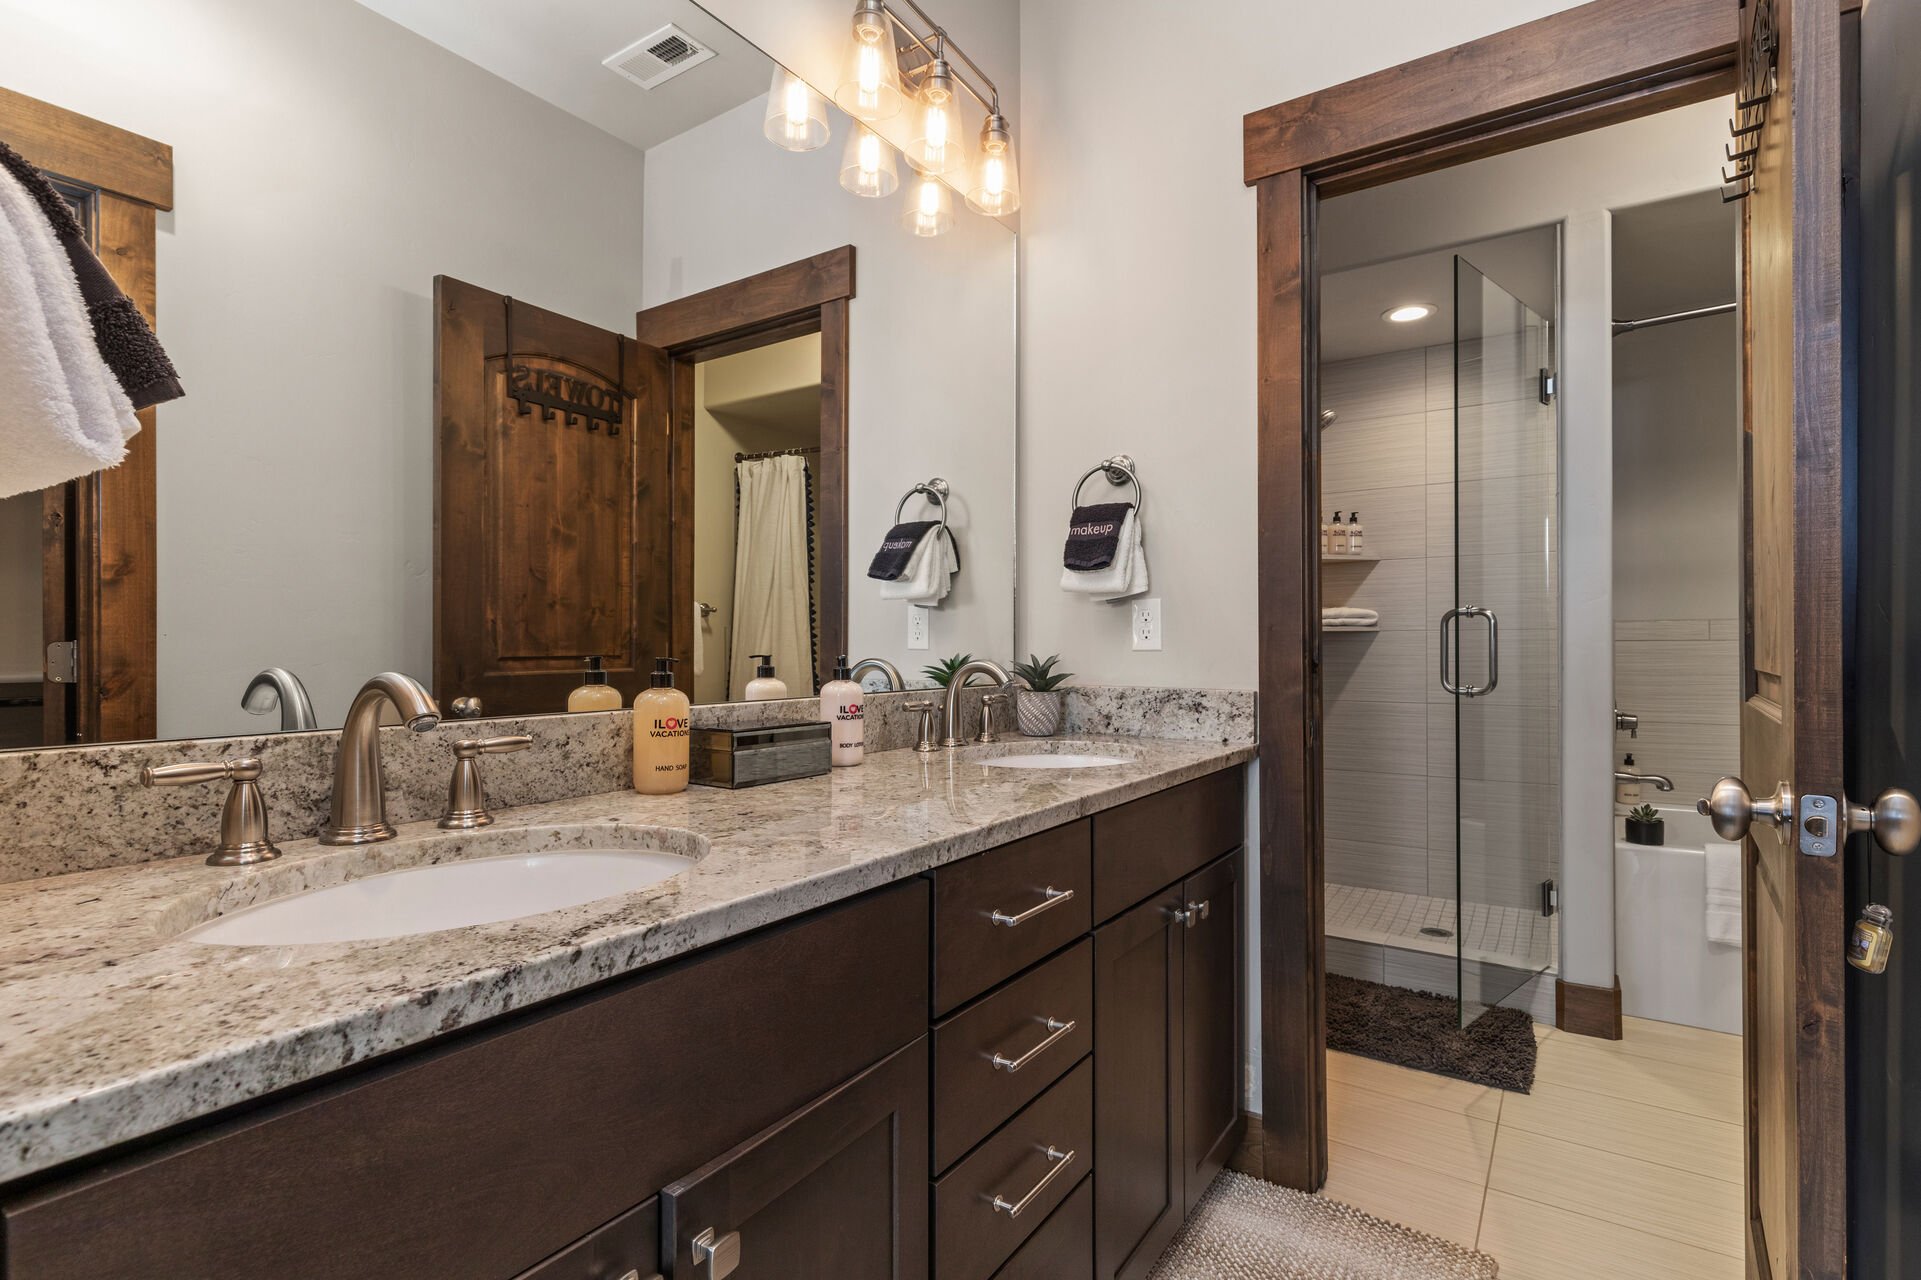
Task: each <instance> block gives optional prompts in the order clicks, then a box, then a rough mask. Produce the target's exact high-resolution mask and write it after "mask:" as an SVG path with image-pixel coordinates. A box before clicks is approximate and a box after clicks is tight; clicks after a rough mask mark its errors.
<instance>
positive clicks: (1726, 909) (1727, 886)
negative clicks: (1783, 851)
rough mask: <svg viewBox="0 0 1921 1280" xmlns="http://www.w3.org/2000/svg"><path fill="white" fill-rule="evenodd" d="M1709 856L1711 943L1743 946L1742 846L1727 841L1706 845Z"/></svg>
mask: <svg viewBox="0 0 1921 1280" xmlns="http://www.w3.org/2000/svg"><path fill="white" fill-rule="evenodd" d="M1704 847H1705V848H1706V850H1707V855H1708V893H1707V918H1706V920H1705V922H1704V923H1705V926H1706V928H1707V934H1708V941H1709V942H1718V943H1721V944H1723V945H1724V946H1730V947H1738V946H1740V945H1741V846H1740V845H1738V844H1729V843H1727V842H1726V841H1723V840H1714V841H1710V842H1709V843H1708V844H1707V845H1705V846H1704Z"/></svg>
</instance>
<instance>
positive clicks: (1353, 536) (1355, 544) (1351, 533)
mask: <svg viewBox="0 0 1921 1280" xmlns="http://www.w3.org/2000/svg"><path fill="white" fill-rule="evenodd" d="M1362 545H1363V543H1362V532H1361V513H1360V512H1358V511H1350V512H1348V513H1347V554H1349V555H1351V556H1358V555H1362V554H1364V553H1363V552H1362V550H1361V547H1362Z"/></svg>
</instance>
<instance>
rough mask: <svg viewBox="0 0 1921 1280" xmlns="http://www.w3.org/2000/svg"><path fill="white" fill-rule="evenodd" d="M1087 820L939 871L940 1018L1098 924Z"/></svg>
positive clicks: (937, 980)
mask: <svg viewBox="0 0 1921 1280" xmlns="http://www.w3.org/2000/svg"><path fill="white" fill-rule="evenodd" d="M1091 830H1092V829H1091V827H1090V825H1089V824H1088V822H1087V821H1086V819H1082V820H1081V821H1079V822H1070V823H1068V824H1067V825H1066V826H1064V827H1055V828H1054V829H1053V830H1052V831H1043V832H1041V833H1040V834H1039V835H1037V836H1028V837H1027V838H1026V839H1024V840H1016V841H1014V842H1013V843H1012V844H1008V845H1003V846H1001V847H1000V848H998V849H990V850H988V851H987V852H986V853H983V854H980V855H978V856H976V857H972V858H968V859H966V860H964V861H961V862H956V863H952V864H950V865H948V866H945V867H941V868H940V869H939V870H937V871H935V872H934V1013H935V1014H936V1015H940V1014H944V1013H947V1012H948V1011H950V1010H952V1009H954V1008H957V1007H958V1006H960V1005H961V1004H963V1003H965V1002H966V1001H969V1000H972V999H973V998H974V997H975V996H977V995H979V994H980V993H981V992H983V991H985V990H987V989H988V988H989V987H991V986H993V985H994V984H995V983H997V982H1000V981H1002V980H1003V979H1005V978H1008V977H1010V976H1012V975H1013V974H1016V973H1019V972H1020V971H1021V970H1022V969H1025V968H1027V967H1028V966H1029V965H1031V964H1033V963H1034V962H1035V961H1036V960H1040V959H1042V958H1043V957H1045V956H1047V955H1049V954H1051V953H1052V952H1055V951H1058V950H1060V949H1061V948H1062V947H1064V946H1066V945H1067V944H1068V943H1070V942H1072V941H1073V940H1074V939H1075V938H1078V937H1079V936H1080V935H1082V934H1083V933H1086V932H1087V931H1088V928H1089V927H1090V926H1091V925H1092V924H1093V914H1092V911H1091V902H1090V889H1089V862H1088V855H1089V848H1090V845H1091V839H1092V836H1091Z"/></svg>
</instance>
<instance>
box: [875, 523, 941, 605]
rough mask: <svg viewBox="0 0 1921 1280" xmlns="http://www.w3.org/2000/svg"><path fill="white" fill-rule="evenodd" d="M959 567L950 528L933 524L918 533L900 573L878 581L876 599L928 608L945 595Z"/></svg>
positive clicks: (937, 602)
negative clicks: (878, 596)
mask: <svg viewBox="0 0 1921 1280" xmlns="http://www.w3.org/2000/svg"><path fill="white" fill-rule="evenodd" d="M959 568H960V559H959V557H958V556H956V555H955V554H954V535H953V533H952V531H950V530H947V529H945V528H944V527H943V526H941V525H935V526H934V527H933V528H931V529H929V530H928V531H927V532H926V533H923V534H922V535H921V538H920V544H919V545H918V546H916V547H915V548H914V554H913V555H911V556H909V557H908V558H907V568H906V569H905V570H904V571H903V572H902V573H901V576H900V577H898V578H896V579H894V580H893V581H892V582H882V583H881V584H880V598H881V599H883V600H905V601H906V602H907V603H908V604H917V605H921V606H922V607H924V608H932V607H933V606H934V605H937V604H939V603H940V602H941V601H942V600H944V599H946V598H947V592H948V590H949V589H950V588H951V587H952V585H953V579H954V574H955V572H956V571H957V570H958V569H959Z"/></svg>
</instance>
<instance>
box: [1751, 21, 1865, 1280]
mask: <svg viewBox="0 0 1921 1280" xmlns="http://www.w3.org/2000/svg"><path fill="white" fill-rule="evenodd" d="M1838 10H1839V6H1836V5H1834V4H1832V3H1825V4H1824V3H1816V2H1815V0H1758V2H1755V0H1751V2H1750V3H1749V4H1748V6H1747V7H1746V8H1745V9H1744V10H1743V12H1742V37H1743V38H1742V42H1741V54H1742V68H1741V72H1742V74H1741V83H1742V86H1743V89H1742V91H1743V94H1744V96H1752V95H1753V94H1754V93H1755V92H1756V91H1761V92H1765V90H1766V88H1767V85H1768V80H1769V77H1768V74H1767V70H1766V66H1765V57H1766V54H1765V52H1764V51H1765V49H1766V48H1767V47H1768V46H1769V45H1770V43H1771V41H1769V40H1768V39H1767V38H1766V36H1767V31H1766V27H1768V26H1772V27H1773V28H1774V29H1775V30H1776V31H1778V33H1779V44H1778V51H1779V52H1778V60H1779V61H1778V84H1777V86H1776V87H1775V89H1774V93H1773V96H1772V98H1771V99H1770V100H1769V101H1768V102H1767V104H1766V106H1765V108H1764V111H1765V119H1766V123H1765V125H1764V127H1763V128H1762V129H1761V130H1760V133H1759V135H1758V141H1759V144H1760V150H1759V153H1758V154H1757V156H1756V157H1755V161H1756V163H1755V178H1754V181H1753V191H1752V194H1751V195H1750V196H1749V197H1748V198H1747V200H1746V202H1745V204H1746V227H1745V242H1746V243H1745V252H1744V258H1745V262H1746V267H1747V273H1746V274H1747V288H1748V306H1747V308H1746V326H1747V341H1748V352H1749V358H1748V367H1747V386H1746V393H1747V404H1746V413H1747V453H1748V463H1747V471H1748V495H1747V497H1748V508H1749V510H1748V530H1747V535H1748V555H1747V579H1748V580H1747V583H1746V588H1747V591H1746V596H1747V608H1748V643H1747V647H1746V648H1747V652H1746V658H1745V665H1746V671H1745V673H1744V674H1745V689H1744V702H1743V707H1742V714H1741V773H1742V777H1743V778H1744V779H1745V781H1746V783H1747V785H1748V788H1749V790H1750V791H1752V792H1754V793H1755V796H1756V798H1757V800H1758V799H1761V798H1763V797H1765V796H1767V795H1768V794H1770V793H1773V792H1774V791H1775V790H1776V788H1777V787H1780V786H1786V787H1787V788H1789V789H1790V790H1791V791H1792V793H1793V794H1794V795H1795V796H1796V797H1798V798H1799V800H1798V802H1797V814H1796V816H1797V817H1798V819H1799V822H1798V823H1797V822H1796V821H1795V820H1794V819H1788V820H1784V821H1782V822H1780V823H1779V824H1778V826H1775V825H1769V824H1767V823H1765V822H1763V821H1761V820H1760V819H1759V818H1757V819H1756V820H1755V822H1754V824H1753V826H1752V828H1751V829H1750V832H1749V835H1748V837H1747V839H1746V841H1745V842H1744V846H1743V848H1744V854H1745V857H1744V862H1745V870H1744V877H1743V878H1744V891H1745V902H1746V917H1747V918H1746V929H1745V933H1744V938H1745V940H1746V942H1745V945H1746V949H1747V957H1746V960H1747V993H1746V999H1747V1018H1746V1022H1747V1035H1746V1040H1745V1052H1746V1055H1747V1071H1746V1074H1747V1097H1748V1106H1747V1113H1748V1135H1747V1139H1748V1152H1747V1167H1748V1176H1747V1210H1748V1224H1747V1226H1748V1274H1749V1275H1750V1276H1756V1277H1760V1278H1761V1280H1788V1278H1789V1277H1808V1278H1812V1277H1833V1278H1835V1280H1838V1278H1839V1277H1841V1276H1843V1275H1845V1274H1846V1269H1847V1218H1846V1214H1847V1195H1846V1165H1845V1161H1844V1149H1843V1136H1844V1133H1845V1125H1844V1118H1845V1117H1844V1092H1843V1074H1842V1054H1843V1047H1844V1042H1843V1038H1842V1031H1843V1026H1842V992H1843V975H1844V974H1845V972H1846V970H1845V968H1844V967H1843V966H1844V965H1845V963H1846V961H1845V957H1844V952H1843V948H1844V944H1845V943H1846V940H1847V930H1848V923H1849V922H1848V921H1847V919H1846V918H1845V917H1844V909H1845V905H1844V901H1843V897H1842V860H1841V859H1840V858H1839V857H1837V856H1835V852H1836V849H1837V846H1838V845H1839V844H1840V839H1839V838H1837V836H1836V833H1835V831H1834V822H1835V815H1834V813H1833V811H1832V810H1828V811H1827V814H1826V820H1825V830H1824V829H1823V825H1822V823H1820V822H1817V821H1816V818H1818V817H1819V816H1820V810H1818V809H1817V808H1811V807H1810V805H1811V804H1818V802H1819V800H1820V798H1821V797H1833V798H1839V797H1840V796H1841V787H1842V733H1841V708H1842V701H1841V699H1842V687H1843V672H1842V650H1841V624H1842V595H1841V582H1842V576H1843V563H1842V557H1843V545H1842V544H1843V538H1842V504H1841V481H1842V430H1843V427H1842V349H1841V345H1842V331H1841V305H1842V304H1841V187H1842V157H1843V138H1842V127H1841V126H1842V105H1841V104H1842V92H1841V59H1840V54H1839V16H1838ZM1757 25H1760V26H1761V27H1762V28H1763V29H1762V30H1761V31H1760V32H1758V33H1757V32H1756V30H1755V28H1756V26H1757ZM1757 50H1760V51H1763V52H1757ZM1758 114H1759V113H1757V112H1749V113H1748V114H1747V115H1745V116H1744V117H1743V121H1744V122H1748V123H1751V122H1753V120H1754V119H1756V118H1757V116H1758ZM1811 815H1812V816H1811ZM1824 836H1825V840H1823V837H1824Z"/></svg>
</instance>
